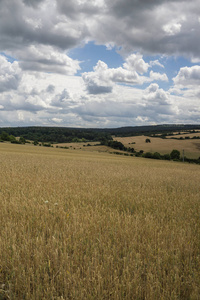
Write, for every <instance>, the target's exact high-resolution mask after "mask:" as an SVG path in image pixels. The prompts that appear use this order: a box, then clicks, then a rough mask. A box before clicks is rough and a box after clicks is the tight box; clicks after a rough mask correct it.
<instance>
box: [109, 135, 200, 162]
mask: <svg viewBox="0 0 200 300" xmlns="http://www.w3.org/2000/svg"><path fill="white" fill-rule="evenodd" d="M196 135H197V134H196ZM184 136H185V135H184ZM147 138H149V137H147V136H136V137H135V136H134V137H114V140H117V141H119V142H121V143H123V144H124V145H125V146H126V147H133V148H134V149H135V150H136V151H140V150H144V151H145V152H159V153H160V154H167V153H170V152H171V151H172V150H173V149H177V150H179V151H180V152H181V154H182V151H183V149H184V153H185V156H187V157H188V158H199V157H200V140H190V139H189V140H173V139H161V138H156V137H150V140H151V143H146V142H145V140H146V139H147ZM133 142H135V144H131V143H133ZM129 143H130V144H129Z"/></svg>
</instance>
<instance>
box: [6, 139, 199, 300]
mask: <svg viewBox="0 0 200 300" xmlns="http://www.w3.org/2000/svg"><path fill="white" fill-rule="evenodd" d="M199 178H200V167H199V165H191V164H187V163H185V164H184V163H176V162H172V161H169V162H166V161H159V160H158V161H156V160H148V159H142V158H135V157H124V156H117V155H116V156H115V155H110V154H109V153H97V152H86V151H82V150H77V151H74V150H66V151H64V150H63V149H57V148H45V147H39V146H37V147H34V146H31V145H13V144H6V143H0V207H1V209H0V299H4V300H6V299H20V300H21V299H27V300H32V299H34V300H35V299H58V300H63V299H77V300H79V299H95V300H96V299H113V300H115V299H116V300H117V299H149V300H155V299H169V300H170V299H199V295H200V286H199V282H200V259H199V255H200V218H199V215H200V195H199Z"/></svg>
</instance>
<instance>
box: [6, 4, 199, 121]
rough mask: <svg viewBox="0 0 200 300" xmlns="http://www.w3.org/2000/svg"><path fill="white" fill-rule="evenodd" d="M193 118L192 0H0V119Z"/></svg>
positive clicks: (195, 40)
mask: <svg viewBox="0 0 200 300" xmlns="http://www.w3.org/2000/svg"><path fill="white" fill-rule="evenodd" d="M164 123H192V124H200V3H199V0H190V1H188V0H92V1H88V0H0V127H4V126H28V125H30V126H35V125H41V126H73V127H120V126H136V125H137V126H138V125H148V124H164Z"/></svg>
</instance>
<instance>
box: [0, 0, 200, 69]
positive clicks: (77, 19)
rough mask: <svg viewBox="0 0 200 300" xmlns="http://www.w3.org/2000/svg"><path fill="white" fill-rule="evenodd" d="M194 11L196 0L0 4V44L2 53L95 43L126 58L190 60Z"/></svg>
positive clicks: (194, 47)
mask: <svg viewBox="0 0 200 300" xmlns="http://www.w3.org/2000/svg"><path fill="white" fill-rule="evenodd" d="M198 7H199V2H198V0H193V1H187V0H182V1H180V0H173V1H172V0H170V1H167V0H164V1H158V0H156V1H138V0H134V1H130V0H124V1H123V2H122V1H121V0H116V1H111V0H94V1H92V3H89V2H88V1H85V0H84V1H83V0H73V1H72V0H69V1H65V0H51V1H49V0H33V1H32V0H31V1H30V0H13V1H1V2H0V44H1V47H2V49H16V48H19V49H22V48H23V47H24V46H26V47H28V46H30V45H33V44H43V45H51V46H54V47H58V48H60V49H63V50H66V49H71V48H72V47H76V46H78V45H80V43H81V42H83V41H86V42H87V41H88V40H95V41H96V42H97V43H99V44H105V45H115V46H118V47H121V48H122V51H123V52H124V53H126V54H127V53H130V52H133V51H134V52H135V51H140V52H142V53H151V54H174V53H175V54H179V55H186V56H188V57H191V58H193V59H195V58H198V57H199V49H200V30H199V11H198ZM13 11H14V12H15V13H14V14H13ZM177 12H178V18H177ZM147 29H148V30H147ZM186 36H187V41H186V39H185V37H186ZM138 72H139V71H138Z"/></svg>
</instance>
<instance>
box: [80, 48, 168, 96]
mask: <svg viewBox="0 0 200 300" xmlns="http://www.w3.org/2000/svg"><path fill="white" fill-rule="evenodd" d="M149 67H150V65H149V64H148V63H145V61H144V60H143V58H142V55H140V54H131V55H130V56H128V57H127V58H126V61H125V63H124V64H123V67H119V68H108V66H107V64H106V63H104V62H102V61H98V63H97V65H96V66H95V67H94V72H88V73H84V74H83V75H82V77H83V80H84V82H85V84H86V87H87V91H88V93H89V94H102V93H111V92H112V89H113V87H114V84H118V83H122V84H131V85H138V84H140V85H141V84H143V83H145V82H151V81H154V80H162V81H168V78H167V75H166V74H160V73H156V72H153V71H151V72H150V76H141V75H140V74H143V73H146V72H147V71H148V68H149ZM139 73H140V74H139Z"/></svg>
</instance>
